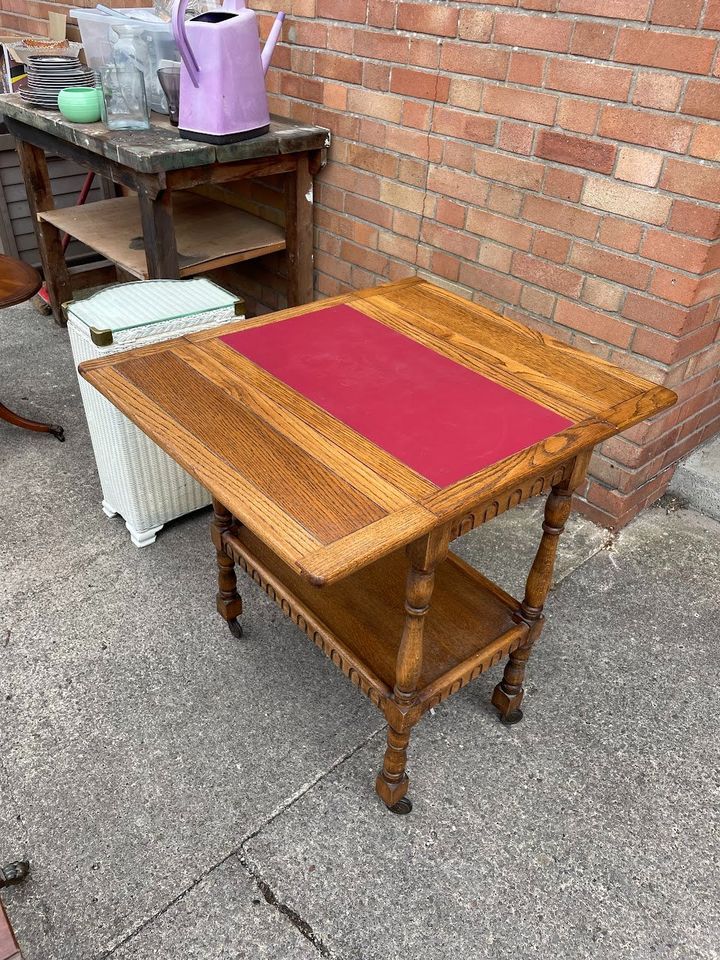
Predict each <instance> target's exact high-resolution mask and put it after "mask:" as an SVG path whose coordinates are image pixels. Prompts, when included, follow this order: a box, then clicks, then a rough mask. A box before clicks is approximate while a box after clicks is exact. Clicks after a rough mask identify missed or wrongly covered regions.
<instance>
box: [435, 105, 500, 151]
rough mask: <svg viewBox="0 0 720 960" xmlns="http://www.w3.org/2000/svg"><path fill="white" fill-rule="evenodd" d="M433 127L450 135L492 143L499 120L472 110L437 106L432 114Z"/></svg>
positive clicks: (477, 141) (476, 141)
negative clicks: (479, 114)
mask: <svg viewBox="0 0 720 960" xmlns="http://www.w3.org/2000/svg"><path fill="white" fill-rule="evenodd" d="M432 129H433V130H434V131H436V132H437V133H442V134H445V135H446V136H449V137H459V138H460V139H462V140H472V141H473V142H474V143H487V144H491V143H494V142H495V134H496V132H497V121H495V120H491V119H490V117H483V116H478V114H477V113H471V112H470V111H465V110H453V109H452V108H450V107H440V106H437V107H436V108H435V110H434V112H433V116H432Z"/></svg>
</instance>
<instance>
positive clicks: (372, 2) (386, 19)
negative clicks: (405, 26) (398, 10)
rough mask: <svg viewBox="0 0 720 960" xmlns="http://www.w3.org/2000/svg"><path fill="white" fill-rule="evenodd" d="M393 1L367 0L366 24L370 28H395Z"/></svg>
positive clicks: (394, 5) (394, 4)
mask: <svg viewBox="0 0 720 960" xmlns="http://www.w3.org/2000/svg"><path fill="white" fill-rule="evenodd" d="M395 7H396V3H395V0H368V16H367V22H368V24H369V26H371V27H394V26H395Z"/></svg>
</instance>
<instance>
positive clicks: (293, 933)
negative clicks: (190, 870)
mask: <svg viewBox="0 0 720 960" xmlns="http://www.w3.org/2000/svg"><path fill="white" fill-rule="evenodd" d="M318 956H319V954H318V952H317V950H316V948H315V946H314V945H313V944H312V943H311V942H310V941H309V940H307V939H306V937H305V936H303V934H302V933H300V931H299V930H298V929H297V927H295V926H293V924H292V923H290V922H289V921H288V919H287V918H286V917H285V916H284V915H283V914H282V913H280V912H279V911H278V910H277V909H276V908H275V907H274V906H273V905H271V904H269V903H267V902H266V900H265V899H264V897H263V895H262V894H261V893H260V891H259V890H258V888H257V886H256V885H255V883H254V882H253V881H252V880H251V879H250V877H249V875H248V873H247V872H246V871H245V869H244V867H243V866H242V864H241V863H240V861H239V860H238V859H237V857H231V858H230V859H229V860H228V861H227V862H225V863H223V864H221V865H220V866H219V867H217V869H215V870H213V871H212V873H211V874H210V875H209V876H208V877H206V878H204V879H203V880H202V881H200V883H198V884H197V885H196V886H195V887H193V888H192V890H190V891H189V892H188V893H187V894H185V895H184V896H183V897H181V898H180V899H179V900H178V901H177V902H175V903H173V904H171V905H170V906H169V907H168V908H167V910H165V911H163V913H162V914H161V915H160V916H158V917H157V918H155V919H153V920H152V921H151V922H150V923H149V924H148V925H147V926H146V927H144V928H143V929H142V930H140V931H139V932H138V934H137V935H136V936H134V937H133V938H132V939H131V940H129V941H128V942H127V943H126V944H124V945H122V946H120V947H119V948H118V949H117V950H116V951H114V952H113V954H112V957H113V960H159V958H161V957H162V958H167V960H171V958H172V960H316V958H317V957H318Z"/></svg>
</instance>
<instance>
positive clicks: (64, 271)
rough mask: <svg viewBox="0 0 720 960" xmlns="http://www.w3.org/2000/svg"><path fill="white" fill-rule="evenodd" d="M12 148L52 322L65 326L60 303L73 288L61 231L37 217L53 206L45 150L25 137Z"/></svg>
mask: <svg viewBox="0 0 720 960" xmlns="http://www.w3.org/2000/svg"><path fill="white" fill-rule="evenodd" d="M15 149H16V150H17V153H18V157H19V159H20V168H21V170H22V175H23V179H24V181H25V192H26V193H27V199H28V206H29V207H30V215H31V217H32V220H33V225H34V227H35V236H36V238H37V244H38V249H39V251H40V260H41V262H42V268H43V276H44V278H45V287H46V289H47V292H48V296H49V297H50V306H51V307H52V312H53V316H54V317H55V323H57V324H59V325H60V326H61V327H64V326H66V325H67V319H66V317H65V311H64V310H63V304H64V303H67V302H68V301H69V300H72V296H73V291H72V281H71V279H70V273H69V271H68V268H67V264H66V263H65V253H64V252H63V248H62V234H61V232H60V230H58V229H57V227H54V226H53V225H52V224H51V223H47V222H46V221H44V220H39V219H38V214H39V213H44V212H45V211H46V210H54V209H55V201H54V199H53V194H52V185H51V183H50V176H49V174H48V168H47V160H46V158H45V151H44V150H42V149H41V148H40V147H36V146H34V145H33V144H32V143H27V142H26V141H24V140H16V141H15Z"/></svg>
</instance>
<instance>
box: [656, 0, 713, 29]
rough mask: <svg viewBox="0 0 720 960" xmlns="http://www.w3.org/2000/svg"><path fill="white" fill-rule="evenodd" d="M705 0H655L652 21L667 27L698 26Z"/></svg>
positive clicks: (690, 27)
mask: <svg viewBox="0 0 720 960" xmlns="http://www.w3.org/2000/svg"><path fill="white" fill-rule="evenodd" d="M702 8H703V0H655V3H654V4H653V9H652V16H651V17H650V23H659V24H662V25H663V26H665V27H688V28H689V29H692V28H693V27H697V25H698V23H699V22H700V14H701V13H702Z"/></svg>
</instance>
